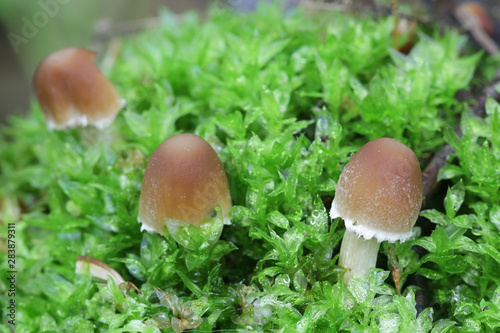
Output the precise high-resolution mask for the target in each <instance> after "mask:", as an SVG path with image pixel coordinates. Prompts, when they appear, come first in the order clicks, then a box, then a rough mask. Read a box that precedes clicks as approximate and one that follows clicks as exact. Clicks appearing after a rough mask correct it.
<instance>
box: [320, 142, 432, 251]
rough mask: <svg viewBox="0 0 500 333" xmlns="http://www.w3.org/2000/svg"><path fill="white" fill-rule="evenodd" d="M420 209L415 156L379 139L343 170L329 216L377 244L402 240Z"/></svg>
mask: <svg viewBox="0 0 500 333" xmlns="http://www.w3.org/2000/svg"><path fill="white" fill-rule="evenodd" d="M421 205H422V174H421V172H420V165H419V162H418V159H417V157H416V156H415V154H414V153H413V151H412V150H411V149H410V148H408V147H407V146H406V145H404V144H403V143H401V142H399V141H397V140H394V139H389V138H380V139H376V140H373V141H370V142H368V143H367V144H365V145H364V146H363V147H361V149H360V150H359V151H358V152H357V153H356V154H354V156H352V158H351V160H350V161H349V163H347V165H346V166H345V167H344V170H343V171H342V173H341V175H340V178H339V181H338V183H337V188H336V190H335V199H334V200H333V203H332V209H331V211H330V216H331V217H332V218H336V217H342V218H343V219H344V221H345V224H346V228H347V229H348V230H350V231H354V232H356V233H357V234H358V235H361V236H363V237H364V238H366V239H370V238H372V237H376V238H377V240H378V241H379V242H381V241H384V240H388V241H391V242H395V241H396V240H401V241H404V240H406V239H408V238H409V237H410V236H411V230H412V228H413V226H414V225H415V222H416V220H417V218H418V214H419V212H420V208H421Z"/></svg>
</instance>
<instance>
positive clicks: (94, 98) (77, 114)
mask: <svg viewBox="0 0 500 333" xmlns="http://www.w3.org/2000/svg"><path fill="white" fill-rule="evenodd" d="M95 56H96V53H95V52H93V51H90V50H86V49H83V48H78V47H70V48H65V49H62V50H59V51H56V52H54V53H52V54H50V55H49V56H47V57H46V58H45V59H44V60H42V62H41V63H40V65H39V66H38V68H37V69H36V71H35V75H34V77H33V88H34V90H35V94H36V96H37V99H38V102H39V103H40V106H41V108H42V111H43V113H44V115H45V119H46V123H47V127H49V129H54V128H56V129H65V128H69V127H75V126H87V124H90V125H93V126H95V127H98V128H103V127H106V126H108V125H109V124H111V123H112V122H113V120H114V118H115V117H116V115H117V113H118V111H119V110H120V109H121V108H122V107H123V105H124V100H123V99H122V98H121V97H120V95H119V94H118V92H117V91H116V89H115V87H114V86H113V84H112V83H111V82H110V81H109V80H108V79H107V78H106V77H105V76H104V75H103V74H102V73H101V71H100V70H99V68H98V67H97V65H96V64H95V62H94V58H95Z"/></svg>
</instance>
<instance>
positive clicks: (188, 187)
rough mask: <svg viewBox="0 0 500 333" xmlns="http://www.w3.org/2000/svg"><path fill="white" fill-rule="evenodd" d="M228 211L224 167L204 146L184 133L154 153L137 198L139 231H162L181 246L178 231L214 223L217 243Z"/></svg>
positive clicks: (206, 145) (206, 146) (171, 138)
mask: <svg viewBox="0 0 500 333" xmlns="http://www.w3.org/2000/svg"><path fill="white" fill-rule="evenodd" d="M230 208H231V196H230V193H229V185H228V182H227V178H226V173H225V171H224V166H223V165H222V162H221V160H220V158H219V156H218V155H217V153H216V152H215V150H214V149H213V148H212V147H211V146H210V144H208V142H206V141H205V140H203V139H202V138H200V137H199V136H197V135H194V134H189V133H185V134H177V135H174V136H172V137H170V138H168V139H167V140H165V141H164V142H163V143H161V144H160V145H159V146H158V148H156V150H155V151H154V153H153V155H152V156H151V158H150V160H149V162H148V164H147V166H146V171H145V173H144V179H143V182H142V190H141V196H140V199H139V218H138V220H139V222H140V223H142V228H141V229H142V230H147V231H150V232H157V233H160V234H162V233H164V232H165V231H167V232H169V233H171V234H172V235H173V236H174V238H175V239H176V240H177V241H181V239H182V241H185V238H184V237H182V236H180V234H179V232H180V231H181V229H183V228H184V229H185V228H186V227H188V226H194V227H200V228H203V227H208V226H209V223H207V222H213V221H214V220H216V221H219V223H220V228H219V229H220V230H218V234H217V235H216V238H217V239H218V237H219V235H220V231H221V230H222V223H223V222H224V223H226V224H228V223H229V210H230ZM165 227H166V229H165ZM192 230H196V229H192ZM212 236H214V237H213V238H215V235H212ZM182 241H181V243H182ZM184 245H185V244H184Z"/></svg>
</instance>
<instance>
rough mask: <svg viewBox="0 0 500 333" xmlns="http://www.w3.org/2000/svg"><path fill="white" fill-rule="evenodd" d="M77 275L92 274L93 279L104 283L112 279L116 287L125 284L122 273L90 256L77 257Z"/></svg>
mask: <svg viewBox="0 0 500 333" xmlns="http://www.w3.org/2000/svg"><path fill="white" fill-rule="evenodd" d="M75 273H76V274H81V275H84V274H87V273H90V276H91V277H94V278H96V279H99V280H104V281H106V280H107V279H108V278H109V277H111V278H112V279H113V280H114V281H115V284H116V285H120V284H122V283H124V282H125V280H124V279H123V277H122V276H121V275H120V273H118V272H117V271H115V270H114V269H113V268H112V267H111V266H109V265H108V264H106V263H104V262H102V261H100V260H98V259H96V258H93V257H88V256H77V260H76V267H75Z"/></svg>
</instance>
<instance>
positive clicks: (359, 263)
mask: <svg viewBox="0 0 500 333" xmlns="http://www.w3.org/2000/svg"><path fill="white" fill-rule="evenodd" d="M379 247H380V243H379V242H378V241H377V239H376V238H375V237H372V238H370V239H365V238H364V237H363V236H358V234H357V233H355V232H354V231H349V230H346V231H345V234H344V239H342V245H341V246H340V257H339V266H340V267H343V268H345V269H346V272H345V273H344V275H343V276H342V280H344V282H345V283H346V284H347V283H348V282H349V280H350V279H351V278H352V277H353V276H355V275H361V276H366V275H368V273H369V272H370V268H372V267H375V264H376V263H377V255H378V249H379Z"/></svg>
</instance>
